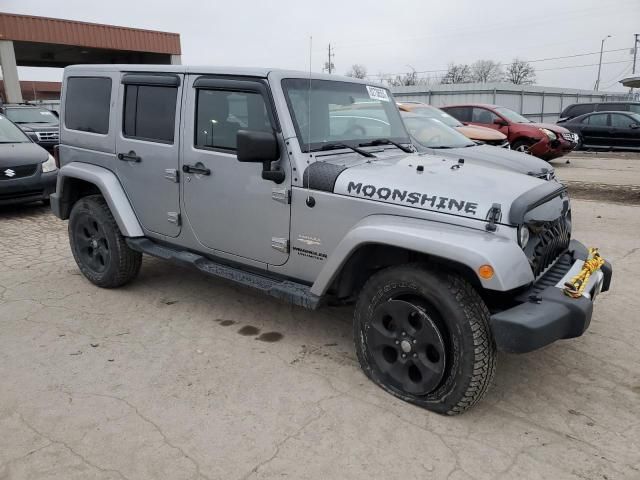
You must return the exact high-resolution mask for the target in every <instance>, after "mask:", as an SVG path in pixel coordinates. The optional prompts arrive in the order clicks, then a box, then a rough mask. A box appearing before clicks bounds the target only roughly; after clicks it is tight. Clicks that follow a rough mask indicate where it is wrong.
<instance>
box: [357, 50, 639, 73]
mask: <svg viewBox="0 0 640 480" xmlns="http://www.w3.org/2000/svg"><path fill="white" fill-rule="evenodd" d="M627 50H628V48H616V49H613V50H605V51H604V52H603V53H611V52H622V51H627ZM599 54H600V51H599V50H598V51H597V52H587V53H576V54H573V55H564V56H561V57H548V58H537V59H534V60H525V61H526V62H528V63H539V62H548V61H551V60H563V59H566V58H576V57H586V56H589V55H599ZM626 61H627V60H625V62H626ZM503 63H507V62H503ZM608 63H611V62H603V65H606V64H608ZM617 63H622V62H617ZM595 65H598V64H597V63H596V64H595ZM581 66H582V65H579V66H578V68H579V67H581ZM584 66H591V65H584ZM563 68H573V67H571V66H567V67H555V68H547V69H541V70H537V71H538V72H544V71H547V70H556V69H558V70H560V69H563ZM448 71H449V69H448V68H444V69H437V70H417V71H415V73H440V72H448ZM405 73H407V72H395V73H383V74H382V75H403V74H405ZM367 76H368V77H378V76H380V75H367Z"/></svg>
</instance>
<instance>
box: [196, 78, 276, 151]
mask: <svg viewBox="0 0 640 480" xmlns="http://www.w3.org/2000/svg"><path fill="white" fill-rule="evenodd" d="M197 95H198V97H197V110H196V132H195V139H194V142H195V147H196V148H215V149H223V150H231V151H235V150H236V137H237V134H238V131H239V130H258V131H261V132H272V131H273V126H272V125H271V121H270V120H269V115H268V113H267V106H266V104H265V101H264V98H263V96H262V95H260V94H259V93H256V92H232V91H226V90H205V89H198V91H197Z"/></svg>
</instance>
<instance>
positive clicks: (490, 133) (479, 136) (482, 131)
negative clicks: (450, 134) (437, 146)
mask: <svg viewBox="0 0 640 480" xmlns="http://www.w3.org/2000/svg"><path fill="white" fill-rule="evenodd" d="M455 128H456V130H458V131H459V132H460V133H461V134H463V135H464V136H465V137H467V138H470V139H472V140H485V141H486V140H505V139H506V138H507V136H506V135H505V134H504V133H502V132H499V131H498V130H494V129H493V128H487V127H479V126H477V125H464V126H462V127H455Z"/></svg>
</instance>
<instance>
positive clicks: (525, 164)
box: [424, 145, 554, 176]
mask: <svg viewBox="0 0 640 480" xmlns="http://www.w3.org/2000/svg"><path fill="white" fill-rule="evenodd" d="M424 150H425V151H427V152H428V153H431V154H433V155H440V156H442V157H445V158H452V159H453V160H456V161H457V160H458V159H459V158H464V159H465V163H467V162H469V163H473V164H479V165H484V166H488V167H494V168H502V169H505V170H511V171H514V172H518V173H524V174H525V175H533V176H544V175H545V174H548V173H551V174H553V173H554V169H553V167H552V166H551V165H549V163H548V162H545V161H544V160H541V159H539V158H536V157H534V156H533V155H527V154H526V153H521V152H516V151H515V150H509V149H508V148H499V147H493V146H491V145H477V146H474V147H465V148H447V149H433V148H426V147H425V148H424Z"/></svg>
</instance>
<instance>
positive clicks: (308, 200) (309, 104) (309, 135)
mask: <svg viewBox="0 0 640 480" xmlns="http://www.w3.org/2000/svg"><path fill="white" fill-rule="evenodd" d="M312 54H313V36H309V83H308V84H307V154H308V155H309V157H308V158H307V168H306V169H305V172H306V173H307V205H308V206H313V205H312V203H313V201H312V198H311V194H310V193H309V190H310V188H311V170H310V169H309V165H310V163H311V161H310V159H311V158H312V155H311V68H312V63H311V57H312Z"/></svg>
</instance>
